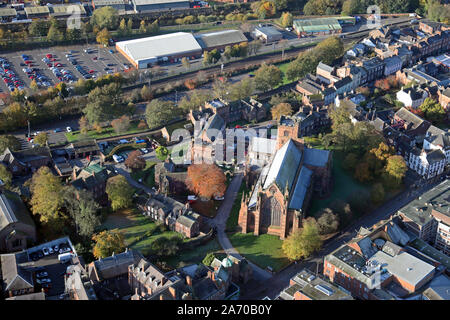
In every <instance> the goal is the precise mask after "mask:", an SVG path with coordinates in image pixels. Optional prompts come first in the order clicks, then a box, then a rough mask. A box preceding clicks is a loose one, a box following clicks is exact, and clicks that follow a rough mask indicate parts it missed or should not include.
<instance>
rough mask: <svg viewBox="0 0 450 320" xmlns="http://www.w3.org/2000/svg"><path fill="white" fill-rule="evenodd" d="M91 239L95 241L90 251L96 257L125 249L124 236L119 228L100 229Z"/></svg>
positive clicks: (107, 255)
mask: <svg viewBox="0 0 450 320" xmlns="http://www.w3.org/2000/svg"><path fill="white" fill-rule="evenodd" d="M92 240H94V241H95V245H94V248H93V250H92V253H93V255H94V257H95V258H97V259H99V258H106V257H110V256H111V255H112V254H113V253H121V252H123V251H125V238H124V236H123V234H122V233H121V232H120V230H119V229H113V230H105V231H102V232H100V233H98V234H95V235H93V236H92Z"/></svg>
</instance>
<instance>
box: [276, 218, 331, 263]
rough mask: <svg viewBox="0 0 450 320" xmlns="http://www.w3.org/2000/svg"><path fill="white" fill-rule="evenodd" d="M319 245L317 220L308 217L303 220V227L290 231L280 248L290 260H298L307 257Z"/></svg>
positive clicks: (318, 247)
mask: <svg viewBox="0 0 450 320" xmlns="http://www.w3.org/2000/svg"><path fill="white" fill-rule="evenodd" d="M321 245H322V240H321V239H320V235H319V227H318V226H317V222H316V221H315V220H314V218H308V219H305V220H304V221H303V229H302V230H300V231H295V232H294V233H292V234H291V235H290V236H289V237H288V238H287V239H286V240H284V241H283V244H282V246H281V248H282V250H283V252H284V254H285V255H286V256H287V257H288V258H289V259H290V260H299V259H301V258H307V257H309V256H310V255H311V254H312V253H314V252H315V251H317V250H319V249H320V247H321Z"/></svg>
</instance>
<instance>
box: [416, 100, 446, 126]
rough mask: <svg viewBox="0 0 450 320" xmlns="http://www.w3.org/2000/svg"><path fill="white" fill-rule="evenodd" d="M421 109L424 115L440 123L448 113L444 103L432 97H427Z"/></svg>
mask: <svg viewBox="0 0 450 320" xmlns="http://www.w3.org/2000/svg"><path fill="white" fill-rule="evenodd" d="M419 110H420V111H422V112H423V114H424V117H425V118H426V119H427V120H429V121H431V122H433V123H439V122H443V121H444V120H445V119H446V118H447V113H446V112H445V109H444V108H443V107H442V105H441V104H440V103H438V102H436V101H435V100H433V99H432V98H426V99H425V101H424V102H423V103H422V105H421V106H420V107H419Z"/></svg>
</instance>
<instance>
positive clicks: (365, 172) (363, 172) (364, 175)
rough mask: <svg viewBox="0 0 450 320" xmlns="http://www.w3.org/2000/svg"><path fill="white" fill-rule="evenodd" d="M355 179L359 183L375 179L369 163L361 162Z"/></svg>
mask: <svg viewBox="0 0 450 320" xmlns="http://www.w3.org/2000/svg"><path fill="white" fill-rule="evenodd" d="M355 178H356V179H357V180H358V181H361V182H366V181H370V180H372V179H373V177H372V174H371V172H370V168H369V164H368V163H367V162H360V163H358V165H357V166H356V168H355Z"/></svg>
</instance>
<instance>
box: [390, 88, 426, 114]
mask: <svg viewBox="0 0 450 320" xmlns="http://www.w3.org/2000/svg"><path fill="white" fill-rule="evenodd" d="M426 98H428V92H426V91H425V90H423V89H421V88H416V87H414V86H413V87H411V88H407V89H404V88H403V87H402V89H401V90H400V91H398V92H397V100H398V101H400V102H402V103H403V104H404V105H405V107H407V108H413V109H417V108H418V107H420V105H421V104H422V103H423V102H424V101H425V99H426Z"/></svg>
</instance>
